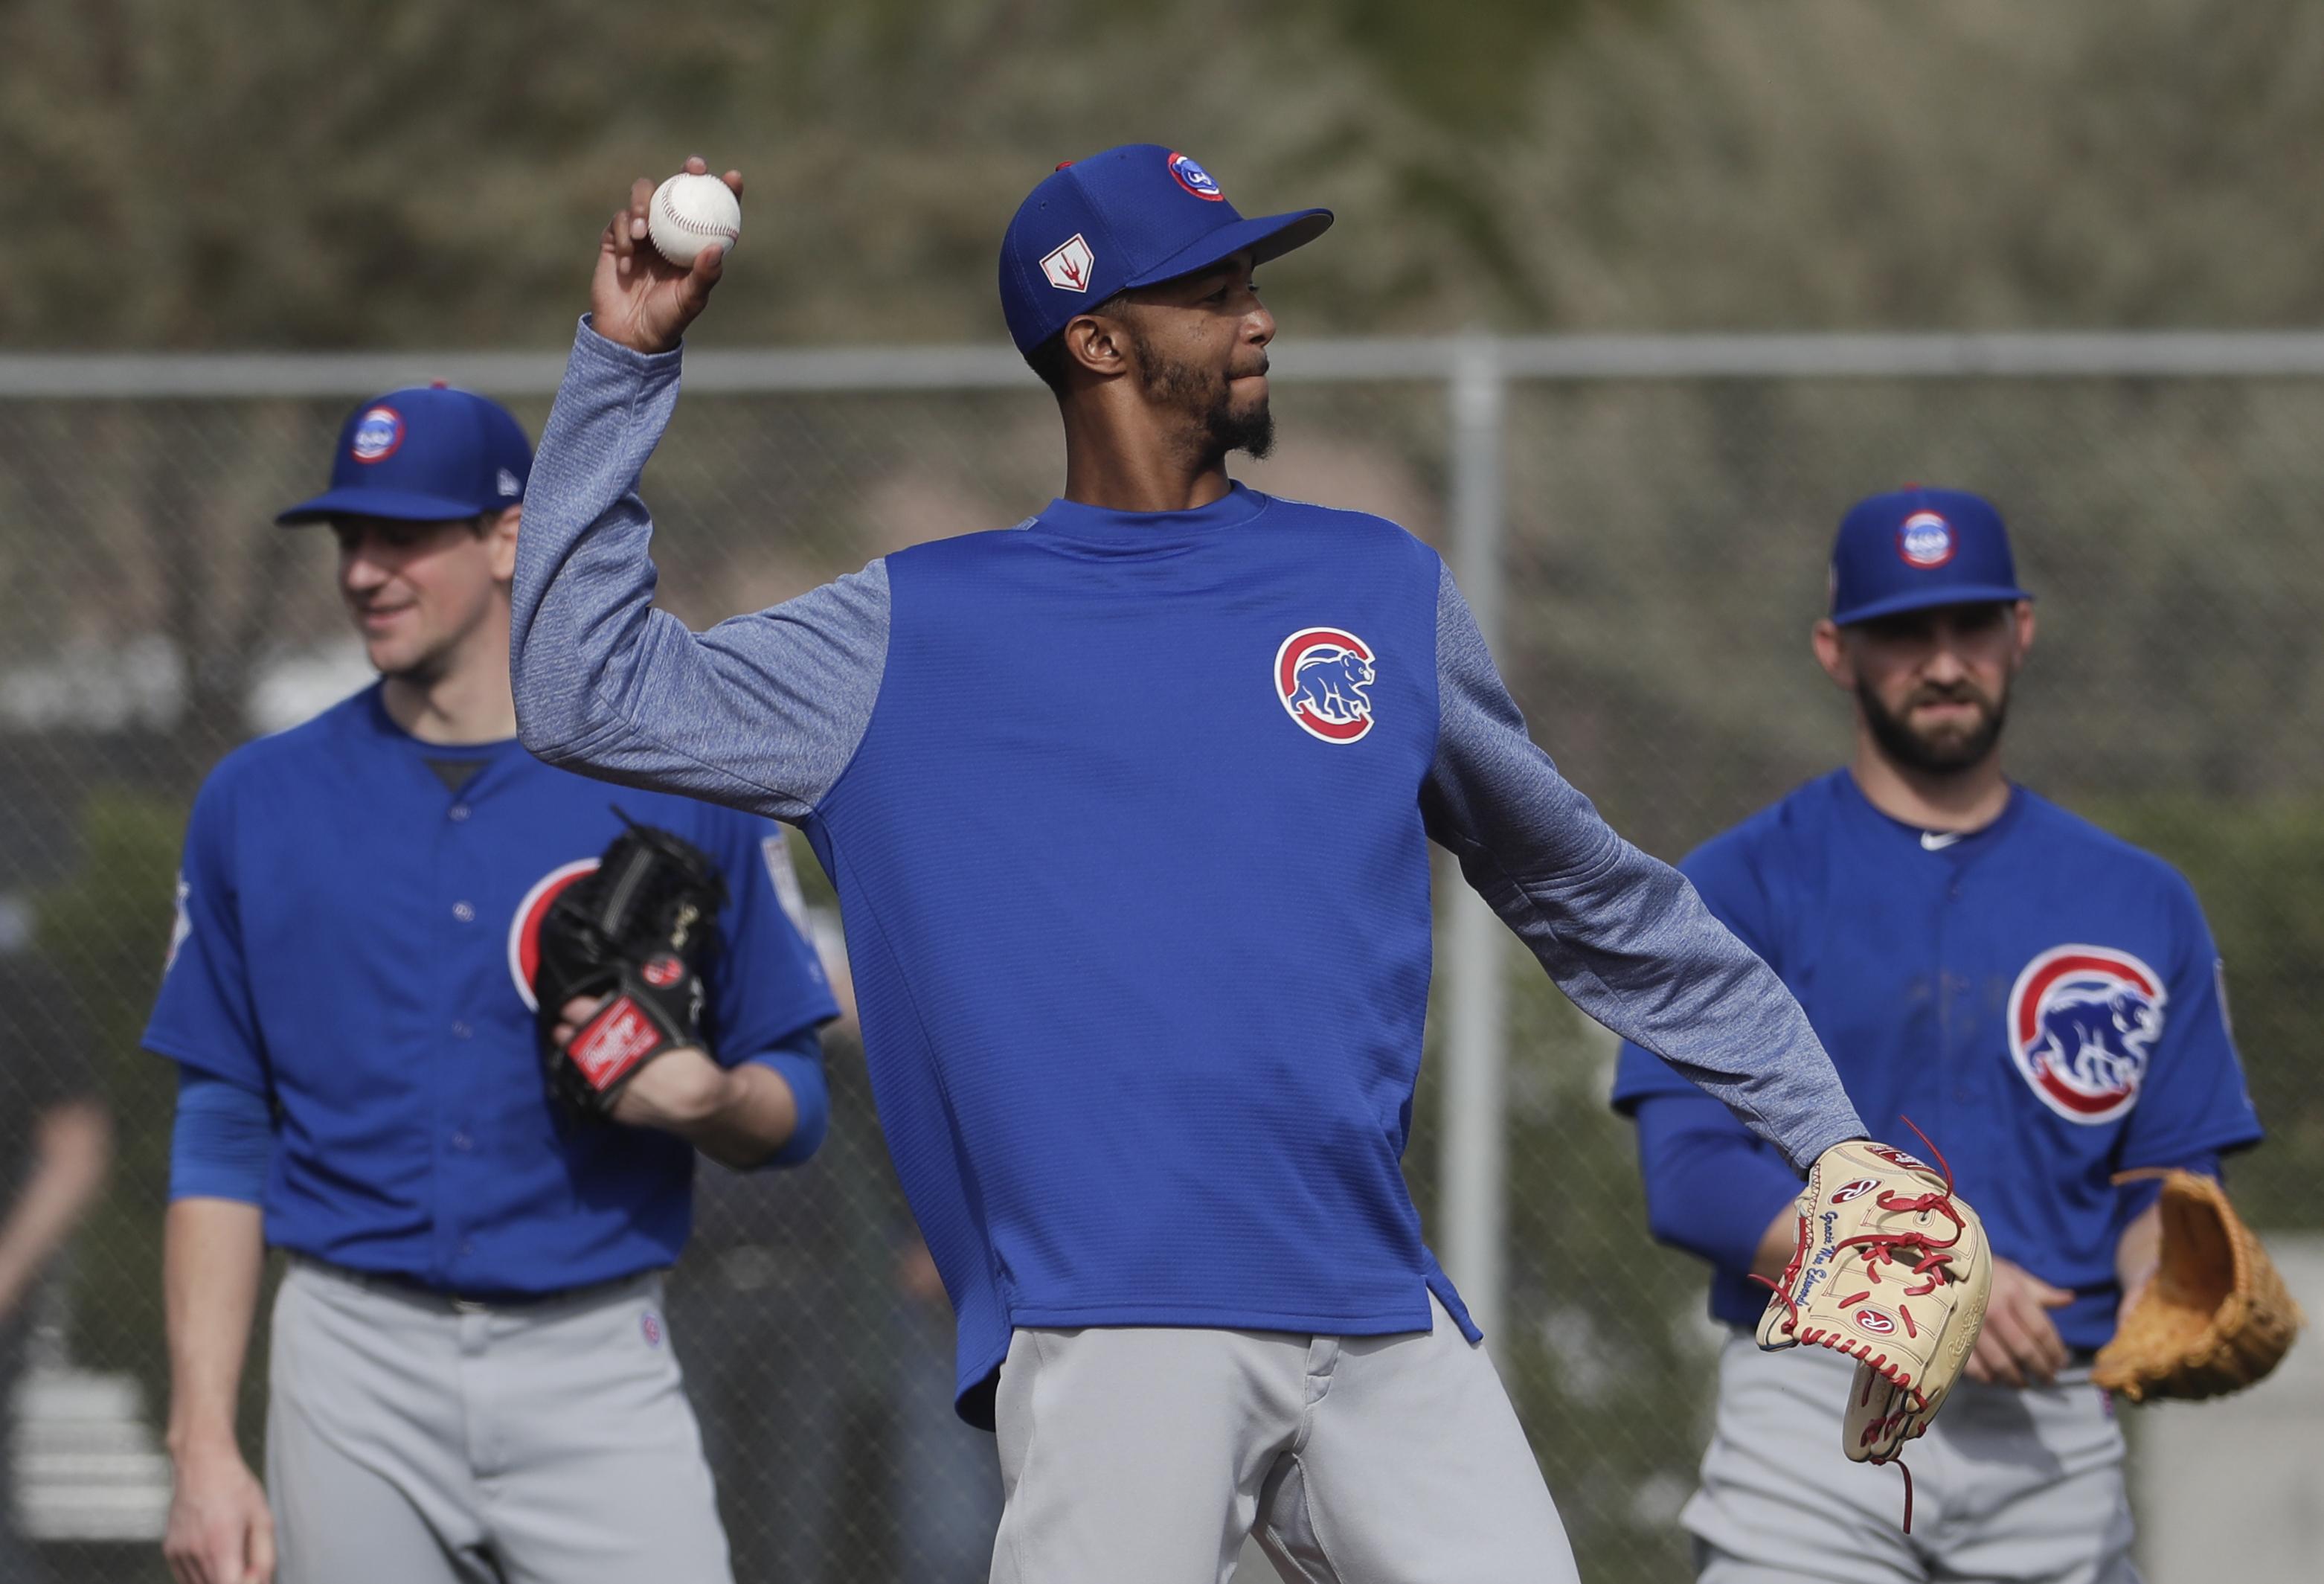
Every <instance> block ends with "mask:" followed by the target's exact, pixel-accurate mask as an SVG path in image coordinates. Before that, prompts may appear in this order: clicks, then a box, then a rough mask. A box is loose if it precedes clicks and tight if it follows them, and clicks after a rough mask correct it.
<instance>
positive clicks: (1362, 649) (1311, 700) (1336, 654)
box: [1275, 627, 1376, 742]
mask: <svg viewBox="0 0 2324 1584" xmlns="http://www.w3.org/2000/svg"><path fill="white" fill-rule="evenodd" d="M1375 675H1376V673H1375V671H1374V670H1373V668H1372V651H1371V648H1370V646H1369V645H1368V644H1366V643H1365V642H1364V640H1362V639H1360V638H1358V637H1357V636H1356V635H1355V634H1354V633H1352V632H1343V631H1341V630H1340V629H1338V628H1336V627H1303V628H1301V629H1300V630H1299V631H1296V632H1295V633H1293V634H1292V635H1291V636H1290V637H1288V638H1286V639H1285V640H1283V644H1282V647H1281V648H1279V649H1277V650H1276V651H1275V696H1276V697H1277V699H1279V700H1281V701H1282V705H1283V707H1284V708H1285V709H1286V710H1287V711H1288V712H1290V715H1291V718H1292V719H1293V720H1295V721H1296V722H1298V723H1299V724H1300V727H1301V729H1302V730H1304V731H1305V732H1306V733H1307V734H1308V735H1309V736H1311V737H1318V738H1321V739H1322V740H1323V741H1326V742H1353V741H1357V740H1358V739H1359V738H1360V737H1362V736H1363V735H1365V733H1367V732H1369V731H1370V730H1371V729H1372V701H1371V695H1369V693H1367V692H1366V691H1365V689H1367V688H1369V686H1371V685H1372V679H1373V677H1374V676H1375Z"/></svg>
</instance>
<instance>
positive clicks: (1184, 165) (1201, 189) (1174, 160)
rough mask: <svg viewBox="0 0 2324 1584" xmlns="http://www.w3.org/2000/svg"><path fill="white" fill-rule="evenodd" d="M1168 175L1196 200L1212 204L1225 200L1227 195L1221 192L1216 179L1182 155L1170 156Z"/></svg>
mask: <svg viewBox="0 0 2324 1584" xmlns="http://www.w3.org/2000/svg"><path fill="white" fill-rule="evenodd" d="M1170 174H1171V175H1173V176H1175V177H1176V178H1177V179H1178V185H1179V186H1180V187H1183V188H1185V189H1186V190H1187V191H1188V192H1191V193H1193V194H1194V196H1195V197H1196V198H1202V199H1204V200H1205V201H1207V202H1210V203H1214V204H1215V203H1223V202H1224V201H1225V200H1226V196H1227V195H1226V194H1225V192H1224V191H1222V190H1221V189H1220V187H1219V183H1218V179H1217V178H1216V177H1214V176H1213V175H1212V174H1211V173H1210V172H1209V171H1207V170H1203V168H1202V167H1201V166H1200V165H1197V164H1195V163H1194V161H1192V160H1190V159H1188V158H1187V157H1186V156H1185V155H1184V154H1172V155H1171V156H1170Z"/></svg>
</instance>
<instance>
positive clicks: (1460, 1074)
mask: <svg viewBox="0 0 2324 1584" xmlns="http://www.w3.org/2000/svg"><path fill="white" fill-rule="evenodd" d="M1449 394H1450V397H1451V401H1452V502H1451V514H1450V525H1449V533H1448V539H1449V540H1450V543H1449V546H1448V548H1449V550H1450V552H1451V553H1450V557H1449V558H1450V560H1451V562H1452V576H1454V577H1455V578H1457V579H1459V581H1460V584H1461V588H1462V592H1463V593H1464V594H1466V595H1467V596H1468V600H1469V608H1470V610H1471V612H1474V613H1475V615H1476V618H1477V625H1478V627H1479V628H1480V630H1481V631H1483V633H1484V635H1485V641H1486V642H1487V643H1488V644H1492V643H1494V642H1495V641H1496V640H1498V638H1499V627H1500V605H1501V583H1502V579H1503V576H1504V575H1503V571H1502V566H1501V538H1502V534H1501V495H1502V486H1501V479H1502V465H1503V464H1502V455H1501V453H1502V429H1503V426H1504V421H1505V414H1506V409H1507V406H1508V401H1507V397H1508V384H1507V381H1506V378H1505V376H1504V374H1503V372H1502V368H1501V356H1500V347H1499V343H1497V342H1495V341H1493V340H1490V339H1488V338H1485V337H1482V336H1477V337H1471V338H1470V339H1467V340H1464V341H1462V343H1461V344H1460V345H1459V346H1458V348H1457V350H1456V352H1455V354H1454V358H1453V364H1452V385H1451V389H1450V391H1449ZM1455 876H1456V878H1455V879H1454V882H1453V884H1452V886H1451V888H1450V891H1451V896H1450V898H1449V902H1448V906H1447V907H1446V915H1447V923H1448V925H1449V928H1448V930H1447V932H1446V936H1447V939H1446V950H1445V953H1444V960H1445V968H1446V973H1445V983H1446V993H1445V997H1444V1002H1443V1007H1444V1135H1443V1157H1442V1160H1441V1162H1440V1163H1439V1173H1440V1178H1439V1181H1440V1184H1441V1190H1442V1194H1443V1204H1442V1211H1441V1213H1442V1215H1443V1244H1442V1247H1443V1251H1444V1265H1445V1270H1446V1273H1447V1274H1448V1275H1451V1276H1452V1280H1453V1282H1454V1284H1455V1285H1458V1286H1459V1287H1460V1289H1461V1295H1462V1298H1463V1299H1465V1300H1466V1301H1467V1302H1468V1305H1469V1311H1470V1312H1471V1314H1472V1315H1473V1316H1474V1317H1475V1318H1476V1321H1477V1323H1478V1324H1479V1325H1480V1326H1481V1327H1483V1328H1484V1331H1485V1334H1486V1336H1487V1337H1488V1338H1489V1339H1492V1338H1497V1337H1498V1336H1499V1328H1500V1322H1501V1319H1502V1313H1501V1311H1502V1303H1503V1298H1502V1289H1503V1286H1504V1285H1505V1271H1506V1268H1507V1265H1508V1253H1507V1250H1506V1248H1504V1246H1503V1245H1504V1240H1505V1236H1506V1231H1507V1228H1508V1206H1507V1203H1506V1200H1507V1196H1508V1133H1507V1131H1506V1128H1505V1126H1504V1113H1505V1110H1506V1108H1505V1107H1504V1105H1503V1103H1502V1097H1503V1091H1504V1089H1505V1081H1504V1079H1505V1074H1506V1073H1507V1070H1508V1052H1507V1049H1506V1045H1507V1041H1508V939H1509V936H1508V931H1507V929H1505V928H1504V927H1503V926H1502V924H1501V921H1500V920H1499V918H1498V917H1496V916H1494V914H1493V911H1492V909H1491V908H1489V907H1487V906H1486V905H1485V903H1484V900H1483V898H1480V897H1479V896H1478V895H1477V893H1476V892H1475V891H1473V890H1471V889H1470V888H1469V887H1468V885H1467V884H1465V883H1463V882H1462V881H1460V880H1459V879H1457V871H1455Z"/></svg>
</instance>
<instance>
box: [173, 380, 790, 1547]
mask: <svg viewBox="0 0 2324 1584" xmlns="http://www.w3.org/2000/svg"><path fill="white" fill-rule="evenodd" d="M530 462H531V453H530V447H529V446H528V445H527V444H526V441H525V437H524V433H523V431H522V430H521V428H518V427H517V423H516V420H515V419H512V418H511V417H510V416H509V415H508V413H506V412H505V411H503V410H501V409H500V408H499V407H497V406H495V405H493V403H492V402H490V401H485V400H484V399H483V398H482V397H478V396H473V395H470V394H469V393H467V392H466V391H453V390H445V389H440V388H437V389H421V390H409V391H392V392H390V393H389V394H387V395H385V396H383V397H381V398H379V399H378V400H377V401H371V402H366V403H364V405H363V406H362V407H360V408H358V409H357V410H355V413H354V415H353V416H351V417H350V418H349V419H348V420H347V423H346V428H345V429H344V430H343V431H342V433H341V435H340V437H339V448H338V454H337V459H336V462H335V464H334V467H333V472H332V487H331V489H330V491H329V492H328V493H326V494H323V495H320V496H318V497H317V498H315V499H314V500H311V501H308V502H304V503H302V504H300V505H299V506H296V507H293V508H292V509H291V510H290V511H286V512H284V513H283V514H282V517H281V521H283V522H285V523H304V522H317V521H327V522H328V523H329V524H330V527H331V531H332V532H333V533H334V534H335V535H336V536H337V539H338V545H339V557H338V582H339V591H340V593H341V594H342V595H343V596H344V597H345V599H346V603H347V606H348V609H349V611H350V612H351V613H352V614H353V616H354V618H355V624H356V627H357V630H358V631H360V632H361V634H362V637H363V640H364V645H365V647H366V649H368V651H369V653H370V657H371V660H372V663H373V664H374V666H376V667H377V668H379V670H380V672H381V673H382V676H381V679H380V681H379V682H378V683H377V684H376V685H375V686H371V687H368V688H365V689H364V691H363V692H361V693H359V694H357V695H355V696H354V697H353V698H351V699H348V700H347V701H346V703H344V704H341V705H337V707H335V708H333V709H330V710H328V711H327V712H325V713H324V714H322V715H320V716H319V717H318V718H317V719H315V720H313V721H311V722H309V723H307V724H306V725H303V726H300V727H299V728H297V729H296V730H293V731H290V732H283V733H282V734H281V735H280V736H275V737H269V738H266V739H263V740H262V741H257V742H254V743H251V744H250V745H248V746H247V747H244V748H242V749H240V750H237V751H235V752H234V753H232V754H230V755H228V756H227V758H226V760H225V761H224V762H223V763H221V764H220V765H219V766H218V768H217V769H216V770H215V771H214V772H213V773H212V774H211V776H210V778H209V779H208V782H207V783H205V784H204V786H203V787H202V790H201V794H200V796H199V797H198V798H197V800H196V802H195V805H194V812H193V818H192V822H191V824H190V826H189V829H188V832H187V835H186V848H185V866H184V870H183V873H182V875H181V877H180V882H179V887H178V905H179V911H178V923H177V930H176V933H175V935H174V937H173V940H172V944H171V962H170V966H169V968H168V970H167V972H166V973H165V975H164V977H163V980H162V983H161V996H160V999H159V1001H158V1003H157V1004H156V1006H155V1007H154V1009H153V1017H152V1023H151V1025H150V1026H149V1027H148V1028H147V1030H146V1034H145V1042H144V1043H145V1045H146V1046H147V1047H148V1048H149V1049H151V1050H153V1051H155V1052H157V1053H159V1054H161V1055H164V1056H167V1057H169V1058H171V1060H172V1061H174V1062H176V1063H177V1064H178V1067H179V1102H178V1116H177V1124H176V1134H175V1139H174V1144H173V1148H172V1152H171V1190H170V1191H171V1205H170V1210H169V1220H168V1226H167V1234H166V1250H167V1252H166V1275H165V1282H166V1286H167V1290H168V1309H169V1335H170V1361H171V1417H170V1450H171V1454H172V1456H173V1458H174V1460H175V1462H176V1468H177V1491H176V1497H175V1499H174V1501H173V1504H172V1506H171V1514H170V1526H169V1536H168V1540H167V1542H166V1547H165V1549H166V1551H167V1553H168V1556H169V1560H170V1564H171V1570H173V1571H174V1573H175V1574H176V1576H177V1578H178V1579H180V1581H181V1584H244V1581H246V1580H256V1581H260V1584H263V1581H264V1580H266V1579H270V1578H272V1577H274V1576H275V1569H274V1566H273V1563H274V1559H275V1557H276V1554H277V1547H278V1546H279V1548H280V1559H281V1568H280V1577H281V1579H284V1580H285V1581H286V1584H431V1581H441V1584H456V1581H458V1584H470V1581H482V1580H499V1581H503V1584H517V1581H520V1580H530V1581H537V1584H586V1581H588V1580H602V1581H604V1584H615V1581H617V1580H618V1581H620V1584H636V1581H637V1580H640V1579H655V1580H664V1579H668V1580H671V1581H672V1584H678V1581H688V1584H692V1581H699V1584H725V1581H726V1580H727V1579H729V1577H730V1575H729V1571H728V1566H727V1552H726V1542H725V1537H724V1534H723V1533H721V1531H720V1529H719V1524H718V1518H717V1513H716V1509H715V1506H714V1503H713V1500H712V1490H711V1481H710V1474H709V1470H708V1469H707V1468H706V1466H705V1463H704V1461H703V1457H702V1448H701V1438H700V1436H699V1434H698V1432H696V1427H695V1422H694V1417H693V1414H692V1412H691V1410H690V1409H689V1408H688V1407H687V1402H686V1397H685V1395H684V1394H683V1391H682V1390H681V1387H680V1383H679V1377H678V1364H677V1361H676V1359H675V1358H674V1357H673V1356H672V1353H671V1349H670V1345H669V1337H668V1335H667V1333H666V1331H665V1329H664V1326H663V1322H662V1320H661V1316H660V1312H659V1308H660V1306H659V1270H660V1269H661V1267H663V1266H668V1265H669V1264H670V1263H671V1262H672V1261H673V1260H675V1259H676V1258H677V1257H678V1249H679V1248H680V1246H681V1245H682V1244H683V1243H684V1242H685V1240H686V1235H687V1223H688V1219H689V1215H690V1182H691V1173H692V1170H693V1163H694V1154H695V1151H696V1149H697V1148H698V1149H700V1150H701V1151H702V1152H703V1153H705V1154H707V1155H710V1156H714V1157H715V1158H717V1159H719V1160H721V1161H724V1162H725V1163H727V1164H729V1165H738V1166H747V1165H760V1164H772V1165H789V1164H792V1163H794V1162H797V1161H799V1160H803V1159H805V1158H806V1157H807V1156H808V1155H809V1154H810V1153H812V1152H813V1150H814V1149H815V1147H816V1143H817V1142H818V1141H819V1139H820V1137H821V1135H822V1132H823V1127H824V1119H825V1114H826V1100H825V1088H824V1079H823V1070H822V1065H821V1061H820V1052H819V1050H818V1048H817V1044H816V1028H817V1027H818V1026H819V1025H820V1024H822V1023H823V1022H825V1020H827V1019H829V1018H832V1017H834V1016H835V1008H834V1006H833V1004H832V999H831V995H830V992H829V990H828V989H827V987H826V986H825V982H824V979H823V974H822V971H821V969H820V968H819V967H818V966H817V965H816V962H815V959H814V957H813V955H812V954H811V953H809V951H808V950H807V947H806V946H805V944H803V943H802V942H801V940H800V939H799V936H798V934H797V933H796V931H795V930H794V928H793V926H792V925H791V923H790V921H789V920H788V917H786V916H785V914H784V911H783V908H782V905H781V903H780V902H779V899H778V896H777V889H776V883H775V882H776V879H777V875H778V873H779V872H780V871H779V870H778V869H775V868H771V867H770V866H777V865H779V864H781V863H782V862H784V861H785V859H784V849H783V847H782V846H781V835H780V833H779V831H778V830H776V829H775V827H773V826H770V825H769V824H766V823H765V822H764V821H762V820H759V819H755V818H752V817H751V816H749V815H742V814H737V813H734V812H733V811H731V810H727V809H722V808H713V807H710V806H706V805H704V804H700V803H696V802H692V801H690V800H687V799H685V798H681V797H671V796H668V795H664V794H659V793H623V794H620V795H619V801H620V803H621V806H622V814H620V815H617V814H616V813H615V812H614V811H613V808H611V807H610V806H608V800H607V788H606V787H604V786H602V785H600V784H598V783H595V782H592V781H588V780H585V779H583V778H581V777H578V776H575V775H570V774H567V773H566V772H565V771H562V770H557V769H550V768H549V767H548V766H546V765H543V764H542V763H540V762H539V760H536V759H534V758H533V757H532V756H530V754H528V753H526V752H525V751H523V750H522V749H521V747H520V746H519V745H518V744H517V743H516V741H514V736H515V730H516V721H515V714H514V706H513V705H512V701H511V698H510V695H509V687H508V619H509V580H510V576H511V574H512V568H513V566H514V562H515V557H516V536H517V524H518V520H519V517H520V509H519V507H518V505H517V502H518V500H519V498H520V496H521V494H522V493H523V490H524V484H525V479H526V475H527V473H528V472H529V470H530ZM624 816H626V818H625V817H624ZM631 821H634V822H636V823H635V824H631V823H630V822H631ZM609 843H610V845H609ZM263 1244H272V1245H274V1246H276V1247H278V1248H285V1249H288V1250H289V1251H290V1254H291V1265H290V1269H289V1273H288V1275H286V1276H285V1277H284V1279H283V1282H282V1285H281V1292H280V1295H279V1296H278V1298H277V1299H276V1302H275V1305H274V1313H273V1329H272V1355H271V1358H272V1376H271V1380H270V1383H269V1384H270V1387H271V1391H270V1397H269V1405H268V1414H267V1433H266V1463H267V1480H266V1488H265V1489H264V1490H263V1491H262V1490H261V1489H260V1487H259V1485H258V1482H257V1481H256V1480H255V1479H254V1478H253V1477H252V1475H251V1472H250V1470H249V1469H248V1468H247V1467H246V1466H245V1465H244V1462H243V1460H242V1455H241V1453H240V1451H239V1450H238V1449H237V1448H236V1445H235V1427H234V1410H235V1389H236V1383H237V1381H238V1379H239V1377H240V1375H241V1370H242V1362H243V1356H244V1348H245V1345H246V1342H247V1339H248V1334H249V1331H250V1322H251V1318H252V1310H253V1307H254V1303H255V1300H256V1297H257V1294H258V1285H259V1269H260V1262H261V1253H262V1245H263Z"/></svg>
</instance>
